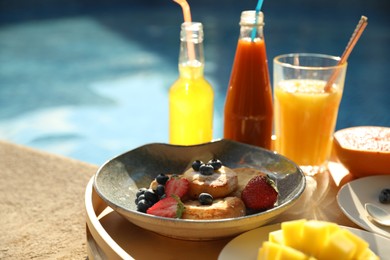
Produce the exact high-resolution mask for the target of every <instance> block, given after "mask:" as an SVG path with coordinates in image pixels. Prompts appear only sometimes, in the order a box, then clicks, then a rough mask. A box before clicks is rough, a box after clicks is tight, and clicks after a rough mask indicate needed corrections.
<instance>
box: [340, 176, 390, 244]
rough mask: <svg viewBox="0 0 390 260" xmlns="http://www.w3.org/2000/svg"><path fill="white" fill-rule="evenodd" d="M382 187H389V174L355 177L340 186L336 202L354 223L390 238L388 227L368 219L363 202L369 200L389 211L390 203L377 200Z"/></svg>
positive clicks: (389, 228)
mask: <svg viewBox="0 0 390 260" xmlns="http://www.w3.org/2000/svg"><path fill="white" fill-rule="evenodd" d="M384 188H390V175H377V176H370V177H365V178H360V179H356V180H354V181H351V182H349V183H347V184H345V185H344V186H343V187H341V189H340V191H339V192H338V194H337V203H338V204H339V206H340V208H341V210H342V211H343V212H344V213H345V215H346V216H347V217H348V218H349V219H350V220H352V221H353V222H354V223H355V224H356V225H358V226H360V227H361V228H364V229H366V230H368V231H371V232H374V233H377V234H379V235H383V236H386V237H388V238H390V227H385V226H381V225H379V224H376V223H374V222H372V221H370V219H369V218H368V213H367V212H366V210H365V209H364V204H365V203H367V202H370V203H373V204H376V205H378V206H381V207H382V208H384V209H385V210H387V211H388V212H390V204H382V203H380V202H379V200H378V196H379V193H380V191H381V190H382V189H384Z"/></svg>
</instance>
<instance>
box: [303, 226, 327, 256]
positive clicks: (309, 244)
mask: <svg viewBox="0 0 390 260" xmlns="http://www.w3.org/2000/svg"><path fill="white" fill-rule="evenodd" d="M329 234H330V226H329V223H327V222H324V221H315V220H310V221H306V223H305V224H304V225H303V235H302V240H301V241H302V242H301V243H302V245H301V250H302V251H303V252H305V253H306V254H308V255H318V253H319V252H321V251H322V250H323V248H324V245H325V243H326V242H327V241H328V239H329Z"/></svg>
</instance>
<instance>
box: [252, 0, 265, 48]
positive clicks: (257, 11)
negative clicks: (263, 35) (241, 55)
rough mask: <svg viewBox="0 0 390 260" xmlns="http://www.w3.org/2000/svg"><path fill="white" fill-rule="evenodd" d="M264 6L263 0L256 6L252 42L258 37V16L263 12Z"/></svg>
mask: <svg viewBox="0 0 390 260" xmlns="http://www.w3.org/2000/svg"><path fill="white" fill-rule="evenodd" d="M262 5H263V0H259V1H258V2H257V5H256V14H255V26H254V27H253V29H252V33H251V39H252V42H253V41H254V40H255V37H256V32H257V26H256V25H257V16H258V15H259V12H260V10H261V6H262Z"/></svg>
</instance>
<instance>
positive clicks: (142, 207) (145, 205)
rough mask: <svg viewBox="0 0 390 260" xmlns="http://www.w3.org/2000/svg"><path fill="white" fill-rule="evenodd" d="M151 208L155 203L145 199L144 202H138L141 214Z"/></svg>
mask: <svg viewBox="0 0 390 260" xmlns="http://www.w3.org/2000/svg"><path fill="white" fill-rule="evenodd" d="M151 206H153V203H151V202H150V201H148V200H145V199H143V200H140V201H138V203H137V210H138V211H140V212H143V213H146V211H147V210H148V208H150V207H151Z"/></svg>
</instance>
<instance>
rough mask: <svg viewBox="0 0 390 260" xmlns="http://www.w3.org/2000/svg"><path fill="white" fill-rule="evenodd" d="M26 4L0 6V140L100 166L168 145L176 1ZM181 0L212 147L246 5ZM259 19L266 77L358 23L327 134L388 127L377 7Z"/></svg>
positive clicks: (178, 18)
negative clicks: (198, 29)
mask: <svg viewBox="0 0 390 260" xmlns="http://www.w3.org/2000/svg"><path fill="white" fill-rule="evenodd" d="M25 2H26V1H21V0H17V1H8V2H7V1H6V2H3V3H2V4H1V7H0V139H2V140H6V141H10V142H14V143H18V144H22V145H27V146H30V147H34V148H37V149H40V150H43V151H48V152H52V153H56V154H60V155H64V156H68V157H71V158H74V159H78V160H82V161H86V162H89V163H94V164H98V165H99V164H102V163H103V162H104V161H106V160H107V159H110V158H111V157H113V156H116V155H118V154H120V153H123V152H125V151H127V150H131V149H134V148H136V147H138V146H140V145H143V144H147V143H152V142H168V90H169V87H170V85H171V84H172V83H173V82H174V81H175V80H176V78H177V76H178V72H177V61H178V54H179V30H180V23H181V22H182V19H183V18H182V13H181V9H180V7H179V6H178V5H177V4H175V3H173V2H172V1H168V0H167V1H154V0H153V1H121V0H116V1H103V0H102V1H98V2H97V3H96V2H93V1H82V2H81V1H58V2H56V3H51V2H50V1H44V0H41V1H37V2H35V1H34V4H32V3H25ZM27 2H29V1H27ZM188 2H189V4H190V6H191V11H192V17H193V20H194V21H200V22H202V23H203V24H204V31H205V42H204V48H205V58H206V67H205V76H206V78H207V79H208V80H209V81H210V82H211V84H212V85H213V87H214V91H215V96H216V100H215V111H214V138H215V139H218V138H222V128H223V120H222V114H223V105H224V100H225V94H226V89H227V85H228V82H229V77H230V70H231V65H232V62H233V58H234V53H235V48H236V43H237V38H238V34H239V27H238V22H239V16H240V12H241V11H242V10H246V9H253V8H254V7H255V4H256V3H255V2H254V1H233V0H226V1H222V0H219V1H213V2H211V3H210V2H209V1H206V0H197V1H188ZM292 2H294V3H292ZM336 2H337V4H336ZM352 3H353V4H352ZM263 11H264V12H265V22H266V25H265V39H266V43H267V54H268V59H269V61H268V63H269V68H270V73H271V75H272V58H273V57H274V56H276V55H278V54H282V53H289V52H319V53H326V54H332V55H341V54H342V52H343V51H344V48H345V45H346V44H347V42H348V40H349V37H350V36H351V34H352V32H353V30H354V28H355V26H356V24H357V22H358V20H359V18H360V16H361V15H366V16H367V17H368V19H369V25H368V27H367V29H366V31H365V32H364V33H363V36H362V37H361V39H360V41H359V42H358V44H357V46H356V47H355V49H354V51H353V53H352V54H351V56H350V59H349V66H348V72H347V80H346V83H345V91H344V95H343V100H342V103H341V107H340V113H339V118H338V122H337V128H338V129H340V128H345V127H349V126H356V125H382V126H390V114H389V112H390V102H389V97H390V89H389V88H388V83H387V78H388V75H387V74H388V71H389V68H390V51H389V49H388V46H390V35H389V33H388V32H389V27H390V21H389V18H388V15H387V14H388V11H390V8H389V4H388V3H387V1H362V0H358V1H353V0H348V1H343V3H339V2H338V1H335V3H333V4H332V6H330V3H329V1H324V0H321V1H316V3H315V4H314V3H312V1H309V0H299V1H287V0H284V1H283V0H281V1H278V2H276V3H275V1H268V2H267V1H266V2H265V3H264V5H263ZM271 78H272V77H271Z"/></svg>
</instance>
